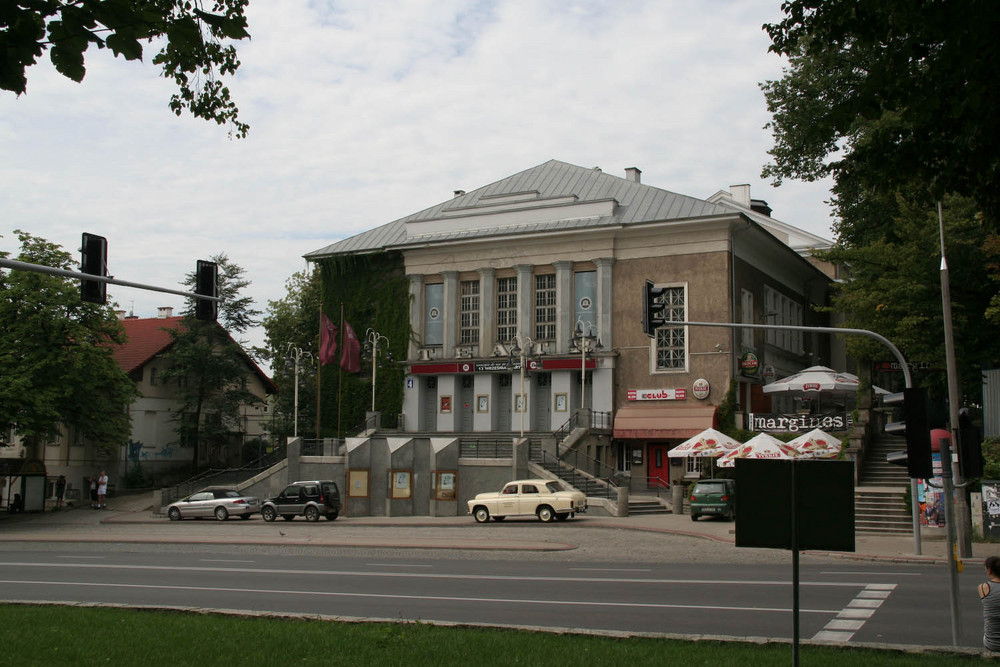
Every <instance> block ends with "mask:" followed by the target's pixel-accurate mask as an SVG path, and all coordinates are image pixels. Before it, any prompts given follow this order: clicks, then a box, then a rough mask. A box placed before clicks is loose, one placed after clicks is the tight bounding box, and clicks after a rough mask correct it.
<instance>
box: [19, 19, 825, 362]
mask: <svg viewBox="0 0 1000 667" xmlns="http://www.w3.org/2000/svg"><path fill="white" fill-rule="evenodd" d="M780 4H781V0H700V1H692V0H648V1H645V0H580V1H579V2H573V1H572V0H549V1H543V0H510V1H508V0H497V1H493V2H472V1H467V0H408V1H399V2H397V1H390V0H380V1H379V2H371V1H370V0H351V1H341V0H281V1H280V2H274V1H266V0H252V1H251V3H250V7H249V9H248V18H249V22H250V33H251V35H252V40H251V41H250V42H246V43H240V44H239V45H238V48H239V52H240V58H241V61H242V67H241V68H240V70H239V73H238V75H237V76H236V77H235V78H233V79H231V80H229V82H228V85H229V87H230V90H231V91H232V94H233V97H234V99H235V100H236V102H237V104H238V105H239V107H240V115H241V118H242V119H243V120H244V121H246V122H249V123H250V125H251V130H250V135H249V137H248V138H247V139H243V140H231V139H229V138H228V136H227V132H226V129H225V128H222V127H219V126H217V125H215V124H210V123H208V122H206V121H202V120H197V119H193V118H190V117H188V116H184V117H182V118H178V117H176V116H174V115H173V114H172V113H171V112H170V111H169V109H168V108H167V103H168V101H169V97H170V94H171V93H172V92H173V88H172V86H171V84H170V83H169V82H167V81H166V80H164V79H162V78H159V77H158V76H157V70H156V69H155V68H154V67H153V66H152V65H150V64H149V60H150V59H151V57H152V54H151V53H150V54H147V56H146V62H145V63H127V62H124V61H121V60H115V59H114V58H113V57H112V55H111V54H110V52H105V51H100V52H96V51H93V50H91V51H90V52H88V54H87V55H88V58H87V76H86V78H85V79H84V81H83V83H82V84H77V83H74V82H72V81H69V80H68V79H65V78H63V77H61V76H59V75H58V74H56V73H55V72H54V70H53V69H52V67H51V65H50V64H49V62H48V59H47V57H46V58H45V59H44V60H43V61H42V62H41V63H40V64H39V65H36V66H35V67H33V68H31V69H30V70H29V79H28V92H27V94H26V95H24V96H21V97H20V98H16V97H14V96H13V95H12V94H10V93H7V92H2V93H0V236H3V238H0V249H4V250H10V251H14V250H16V249H17V241H16V238H15V236H14V234H13V233H12V232H13V230H15V229H22V230H24V231H27V232H30V233H31V234H33V235H36V236H41V237H43V238H45V239H47V240H49V241H52V242H55V243H58V244H60V245H62V246H63V247H64V248H65V249H66V250H69V251H70V252H72V253H73V254H74V256H75V255H77V249H78V247H79V244H80V234H81V233H82V232H91V233H95V234H100V235H102V236H105V237H107V238H108V240H109V267H110V270H111V273H112V274H113V275H115V276H116V277H118V278H122V279H125V280H129V281H133V282H139V283H147V284H154V285H162V286H165V287H171V288H177V287H178V283H179V282H180V281H181V280H182V279H183V276H184V274H185V273H187V272H190V271H192V270H193V268H194V265H195V260H196V259H207V258H208V257H209V256H211V255H213V254H216V253H220V252H224V253H226V254H227V255H229V257H230V258H231V259H232V260H233V261H235V262H236V263H237V264H239V265H241V266H243V267H244V268H245V269H246V271H247V275H248V277H249V278H250V280H251V281H252V283H253V285H252V290H251V291H252V294H253V296H254V297H255V298H256V300H257V303H258V307H259V308H260V309H261V310H266V308H267V302H268V301H269V300H273V299H279V298H281V297H282V296H283V294H284V285H285V281H286V279H287V278H288V277H289V276H291V274H293V273H294V272H296V271H299V270H301V269H303V268H305V262H304V260H303V259H302V255H303V254H304V253H306V252H309V251H311V250H315V249H317V248H321V247H323V246H326V245H328V244H329V243H331V242H333V241H335V240H338V239H341V238H344V237H347V236H351V235H353V234H356V233H358V232H361V231H364V230H366V229H370V228H372V227H375V226H378V225H381V224H383V223H385V222H389V221H391V220H394V219H396V218H399V217H402V216H404V215H407V214H410V213H413V212H415V211H418V210H421V209H423V208H426V207H428V206H431V205H434V204H436V203H439V202H441V201H444V200H446V199H449V198H450V197H451V196H452V192H453V191H454V190H458V189H461V190H473V189H475V188H477V187H479V186H482V185H486V184H488V183H491V182H493V181H495V180H498V179H500V178H503V177H505V176H508V175H510V174H513V173H515V172H518V171H521V170H523V169H526V168H528V167H532V166H535V165H537V164H540V163H542V162H545V161H547V160H549V159H558V160H562V161H565V162H570V163H572V164H577V165H581V166H586V167H593V166H599V167H601V168H602V169H603V170H604V171H605V172H607V173H610V174H615V175H624V169H625V168H626V167H632V166H635V167H639V168H640V169H641V170H642V172H643V176H642V178H643V183H646V184H649V185H654V186H656V187H661V188H664V189H667V190H671V191H674V192H679V193H682V194H686V195H691V196H695V197H701V198H705V197H708V196H709V195H711V194H712V193H714V192H716V191H718V190H721V189H725V188H728V186H729V185H732V184H738V183H749V184H750V185H751V193H752V195H753V197H754V198H759V199H765V200H767V201H768V203H769V204H770V205H771V207H772V208H773V209H774V216H775V217H776V218H778V219H780V220H783V221H785V222H788V223H790V224H794V225H796V226H798V227H801V228H803V229H806V230H808V231H811V232H813V233H816V234H819V235H821V236H824V237H827V238H832V235H831V232H830V223H831V218H830V209H829V206H828V205H827V204H826V203H825V202H826V200H828V199H829V183H815V184H809V183H797V182H791V183H785V184H784V185H782V186H781V187H780V188H773V187H772V186H771V185H770V184H769V183H768V182H766V181H763V180H761V179H760V170H761V166H762V165H763V164H764V163H765V162H766V161H767V159H768V156H767V149H768V148H769V147H770V146H771V137H770V134H769V132H768V131H767V130H765V129H763V126H764V125H765V123H766V122H767V121H768V118H769V116H768V114H767V109H766V106H765V103H764V99H763V95H762V94H761V92H760V89H759V87H758V83H759V82H761V81H764V80H766V79H773V78H777V77H778V76H779V75H780V73H781V68H782V66H783V64H784V63H783V61H782V60H781V59H780V58H778V57H777V56H775V55H773V54H769V53H768V52H767V47H768V45H769V41H768V39H767V35H766V34H765V33H764V32H763V30H762V29H761V26H762V24H764V23H766V22H772V21H776V20H778V19H779V18H780V16H781V13H780V9H779V7H780ZM112 287H113V286H112ZM109 293H111V294H112V296H113V298H114V299H115V300H116V301H117V302H118V303H119V304H120V305H121V306H122V307H123V308H125V309H127V310H132V311H133V312H134V313H135V314H136V315H138V316H140V317H152V316H155V315H156V308H157V306H173V307H175V308H177V309H179V308H180V307H181V306H182V305H183V303H182V301H183V299H182V298H181V297H176V296H172V295H167V294H159V293H155V292H147V291H142V290H137V289H130V288H123V287H113V289H109ZM250 342H251V343H252V344H258V345H259V344H262V342H263V334H262V332H261V331H260V330H256V331H254V332H252V334H251V336H250Z"/></svg>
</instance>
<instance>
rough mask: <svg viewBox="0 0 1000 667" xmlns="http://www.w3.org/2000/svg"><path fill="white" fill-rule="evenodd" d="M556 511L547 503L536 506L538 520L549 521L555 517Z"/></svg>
mask: <svg viewBox="0 0 1000 667" xmlns="http://www.w3.org/2000/svg"><path fill="white" fill-rule="evenodd" d="M555 515H556V513H555V512H553V511H552V508H551V507H549V506H548V505H542V506H541V507H539V508H538V520H539V521H544V522H545V523H549V522H550V521H552V520H554V519H555Z"/></svg>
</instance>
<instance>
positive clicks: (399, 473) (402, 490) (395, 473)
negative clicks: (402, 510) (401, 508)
mask: <svg viewBox="0 0 1000 667" xmlns="http://www.w3.org/2000/svg"><path fill="white" fill-rule="evenodd" d="M389 474H390V475H391V476H392V478H391V484H390V485H389V490H390V491H389V493H390V496H389V497H390V498H393V499H394V500H400V499H405V498H409V497H411V496H412V495H413V492H412V489H411V488H410V480H411V478H412V477H413V471H411V470H392V471H390V472H389Z"/></svg>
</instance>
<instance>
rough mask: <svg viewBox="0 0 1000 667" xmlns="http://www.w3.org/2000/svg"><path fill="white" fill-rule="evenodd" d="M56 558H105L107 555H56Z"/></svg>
mask: <svg viewBox="0 0 1000 667" xmlns="http://www.w3.org/2000/svg"><path fill="white" fill-rule="evenodd" d="M56 558H72V559H74V560H76V559H78V558H79V559H83V558H89V559H91V560H104V559H105V558H107V556H56Z"/></svg>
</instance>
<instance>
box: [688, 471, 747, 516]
mask: <svg viewBox="0 0 1000 667" xmlns="http://www.w3.org/2000/svg"><path fill="white" fill-rule="evenodd" d="M690 502H691V520H692V521H697V520H698V517H700V516H721V517H725V518H726V519H729V520H732V519H735V518H736V480H735V479H703V480H701V481H700V482H697V483H695V485H694V488H693V489H691V498H690Z"/></svg>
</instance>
